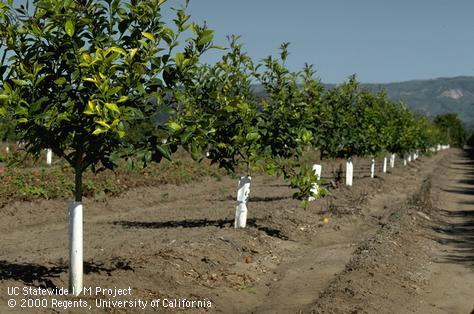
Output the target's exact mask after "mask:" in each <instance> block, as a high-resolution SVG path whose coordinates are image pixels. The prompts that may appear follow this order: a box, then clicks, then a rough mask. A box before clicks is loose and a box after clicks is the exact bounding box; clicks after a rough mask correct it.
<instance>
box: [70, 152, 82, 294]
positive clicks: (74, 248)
mask: <svg viewBox="0 0 474 314" xmlns="http://www.w3.org/2000/svg"><path fill="white" fill-rule="evenodd" d="M82 174H83V169H82V163H81V162H80V160H79V161H78V163H77V165H76V169H75V191H74V199H75V201H74V202H73V203H72V204H71V207H70V208H69V293H72V294H73V295H75V296H78V295H79V294H80V293H81V292H82V288H83V281H82V276H83V237H82V212H83V209H82Z"/></svg>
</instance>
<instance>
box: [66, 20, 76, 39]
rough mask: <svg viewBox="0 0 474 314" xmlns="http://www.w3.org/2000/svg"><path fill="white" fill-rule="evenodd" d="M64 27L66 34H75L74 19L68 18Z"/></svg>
mask: <svg viewBox="0 0 474 314" xmlns="http://www.w3.org/2000/svg"><path fill="white" fill-rule="evenodd" d="M64 29H65V30H66V34H68V36H69V37H72V36H73V35H74V22H73V21H72V20H67V21H66V25H65V26H64Z"/></svg>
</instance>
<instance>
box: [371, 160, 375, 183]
mask: <svg viewBox="0 0 474 314" xmlns="http://www.w3.org/2000/svg"><path fill="white" fill-rule="evenodd" d="M370 177H371V178H372V179H373V178H374V177H375V159H374V158H372V160H371V162H370Z"/></svg>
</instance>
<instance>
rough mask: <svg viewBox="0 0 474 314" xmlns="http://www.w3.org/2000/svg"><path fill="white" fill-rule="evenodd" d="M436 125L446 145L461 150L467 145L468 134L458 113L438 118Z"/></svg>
mask: <svg viewBox="0 0 474 314" xmlns="http://www.w3.org/2000/svg"><path fill="white" fill-rule="evenodd" d="M434 123H435V125H436V126H437V127H438V128H439V130H440V132H441V136H442V138H443V139H444V143H448V144H450V145H452V146H454V147H461V148H462V147H463V146H464V145H465V144H466V143H467V138H468V133H467V131H466V129H465V127H464V125H463V123H462V122H461V120H460V119H459V117H458V115H457V114H456V113H446V114H442V115H439V116H436V118H435V119H434Z"/></svg>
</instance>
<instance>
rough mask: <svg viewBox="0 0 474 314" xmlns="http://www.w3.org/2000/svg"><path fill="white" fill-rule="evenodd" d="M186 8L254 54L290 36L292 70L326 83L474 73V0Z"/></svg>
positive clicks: (196, 4)
mask: <svg viewBox="0 0 474 314" xmlns="http://www.w3.org/2000/svg"><path fill="white" fill-rule="evenodd" d="M167 1H168V3H167V6H168V7H169V6H176V7H179V6H182V5H183V4H184V2H185V0H167ZM24 2H25V0H15V3H16V4H20V3H24ZM187 12H188V13H189V14H191V16H192V17H191V19H192V20H193V21H195V22H199V23H203V22H204V21H206V23H207V25H208V26H209V27H210V28H212V29H214V30H215V31H216V32H215V42H216V43H217V44H220V45H226V44H227V39H226V37H227V36H228V35H231V34H236V35H241V36H242V38H241V42H242V43H243V44H244V49H245V50H246V51H247V52H248V54H249V55H250V56H251V57H252V58H253V59H255V60H260V59H262V58H264V57H266V56H268V55H270V54H273V55H276V54H277V53H278V47H279V46H280V44H281V43H283V42H290V43H291V44H290V48H289V50H290V56H289V59H288V62H287V65H288V67H289V68H290V70H292V71H297V70H301V69H302V67H303V64H304V63H305V62H307V63H310V64H313V65H314V67H315V69H316V70H317V76H318V77H319V78H320V79H321V80H322V81H323V82H325V83H340V82H342V81H344V80H346V79H347V78H348V77H349V76H350V75H352V74H356V75H357V77H358V79H359V81H361V82H366V83H387V82H400V81H406V80H414V79H430V78H437V77H453V76H459V75H467V76H474V15H473V14H474V1H473V0H293V1H288V0H190V1H189V6H188V9H187ZM163 14H164V15H165V17H166V18H168V19H170V18H171V17H172V14H173V13H172V12H171V11H165V12H163ZM221 54H222V52H213V53H208V54H207V55H205V56H204V57H203V61H204V62H209V63H211V62H215V61H217V60H218V58H219V56H220V55H221Z"/></svg>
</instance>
